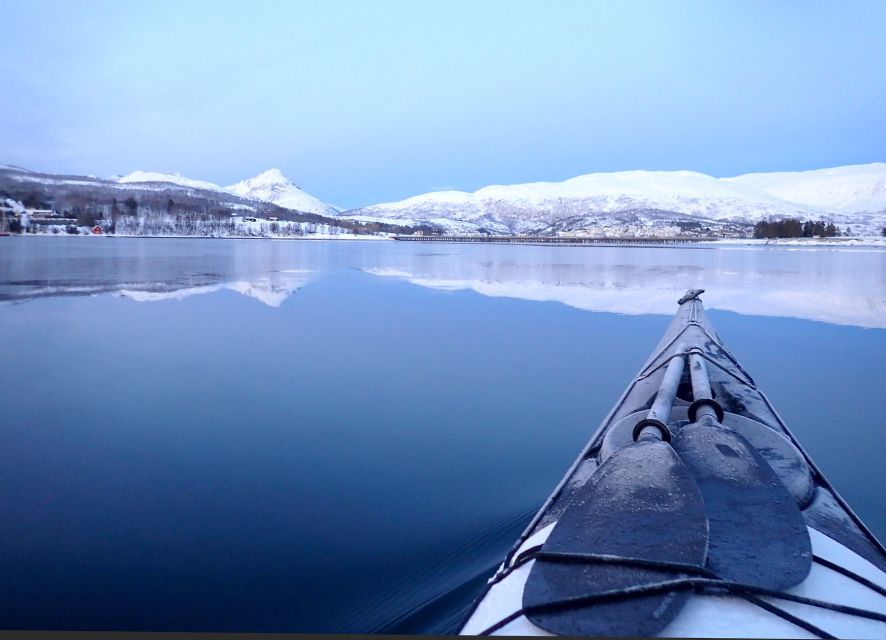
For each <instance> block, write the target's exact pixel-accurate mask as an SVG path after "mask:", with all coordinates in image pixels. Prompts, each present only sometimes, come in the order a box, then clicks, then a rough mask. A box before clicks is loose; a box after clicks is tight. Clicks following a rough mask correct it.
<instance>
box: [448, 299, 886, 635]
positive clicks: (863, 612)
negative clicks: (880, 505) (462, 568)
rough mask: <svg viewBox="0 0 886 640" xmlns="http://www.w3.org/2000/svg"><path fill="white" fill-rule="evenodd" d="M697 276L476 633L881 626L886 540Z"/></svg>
mask: <svg viewBox="0 0 886 640" xmlns="http://www.w3.org/2000/svg"><path fill="white" fill-rule="evenodd" d="M701 293H703V291H702V290H698V289H693V290H690V291H689V292H687V294H686V295H685V296H683V297H682V298H681V299H680V300H679V301H678V304H679V307H678V310H677V314H676V316H675V317H674V319H673V321H672V322H671V325H670V327H669V328H668V330H667V332H666V333H665V335H664V337H663V338H662V340H661V342H660V343H659V345H658V347H657V348H656V349H655V351H654V352H653V354H652V356H651V357H650V358H649V360H648V361H647V363H646V364H645V366H644V367H643V368H642V370H641V371H640V373H639V374H638V375H637V377H636V378H634V380H632V381H631V383H630V384H629V385H628V388H627V389H626V390H625V392H624V394H623V395H622V397H621V398H620V399H619V401H618V402H617V403H616V405H615V407H613V408H612V410H611V411H610V412H609V415H607V416H606V418H605V419H604V420H603V423H602V424H601V426H600V428H599V429H597V431H596V432H595V433H594V435H593V436H592V437H591V439H590V441H589V442H588V444H587V445H586V446H585V448H584V450H583V451H582V452H581V454H580V455H579V457H578V458H577V459H576V461H575V462H574V463H573V465H572V466H571V467H570V469H569V470H568V472H567V473H566V475H565V477H564V478H563V479H562V480H561V482H560V484H559V485H558V486H557V487H556V489H555V490H554V492H553V493H552V494H551V496H550V497H549V498H548V499H547V500H546V501H545V503H544V504H543V505H542V507H541V509H540V510H539V511H538V513H537V514H536V515H535V517H534V518H533V519H532V520H531V522H530V523H529V525H528V526H527V528H526V530H525V531H524V532H523V534H522V535H521V536H520V538H519V539H518V540H517V542H516V543H515V544H514V546H513V547H512V549H511V550H510V552H509V553H508V554H507V556H506V557H505V559H504V561H503V562H502V564H501V566H500V567H499V569H498V570H497V571H496V573H495V574H494V575H493V576H492V578H490V580H489V582H488V584H487V585H486V588H485V590H484V591H483V593H482V594H481V595H480V597H479V598H478V599H477V601H476V602H475V604H474V607H473V609H472V610H471V613H470V615H469V617H468V619H467V620H466V621H465V623H464V625H463V627H462V630H461V633H462V634H465V635H487V634H501V635H549V634H552V633H553V634H556V635H620V636H627V635H632V636H640V635H659V636H664V637H674V636H678V637H707V638H711V637H766V638H772V637H790V638H796V637H851V638H858V637H862V638H884V637H886V573H884V572H886V551H884V548H883V546H882V545H881V544H880V543H879V541H878V540H877V539H876V538H875V537H874V536H873V534H871V532H870V531H869V530H868V529H867V528H866V527H865V525H864V524H863V523H862V521H861V520H860V519H859V518H858V516H856V515H855V513H853V511H852V510H851V509H850V508H849V506H848V505H847V504H846V502H845V501H844V500H843V499H842V498H841V497H840V496H839V494H838V493H837V492H836V491H835V490H834V488H833V487H832V486H831V485H830V484H829V483H828V481H827V479H826V478H825V477H824V475H822V473H821V471H820V470H819V469H818V468H817V467H816V466H815V463H814V462H813V461H812V459H811V458H810V457H809V455H808V454H807V453H806V452H805V451H804V450H803V448H802V447H801V445H800V443H799V442H797V440H796V438H795V437H794V436H793V434H792V433H791V432H790V430H789V429H788V427H787V425H785V423H784V421H783V420H782V419H781V417H780V416H779V415H778V413H777V412H776V411H775V409H774V408H773V407H772V405H771V403H770V402H769V400H768V399H767V398H766V396H765V395H764V394H763V392H762V391H760V390H759V389H758V388H757V386H756V384H755V382H754V380H753V378H751V376H750V375H749V374H748V373H747V372H746V371H745V370H744V369H743V368H742V367H741V365H740V364H739V363H738V361H737V360H736V359H735V357H734V356H733V355H732V354H731V353H730V352H729V351H728V350H727V349H726V347H725V346H724V345H723V342H722V341H721V340H720V338H719V336H718V335H717V334H716V332H715V331H714V329H713V327H712V326H711V324H710V322H709V321H708V319H707V317H706V315H705V312H704V307H703V305H702V302H701V300H700V299H699V297H698V296H699V295H700V294H701Z"/></svg>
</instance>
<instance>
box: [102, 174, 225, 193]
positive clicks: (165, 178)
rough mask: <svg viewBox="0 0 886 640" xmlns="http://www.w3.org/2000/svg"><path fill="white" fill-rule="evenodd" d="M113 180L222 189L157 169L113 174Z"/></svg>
mask: <svg viewBox="0 0 886 640" xmlns="http://www.w3.org/2000/svg"><path fill="white" fill-rule="evenodd" d="M111 180H115V181H116V182H122V183H124V184H152V183H159V184H177V185H178V186H180V187H188V188H191V189H206V190H209V191H222V188H221V187H219V186H218V185H217V184H213V183H211V182H206V181H204V180H192V179H191V178H186V177H184V176H183V175H180V174H178V173H158V172H156V171H133V172H132V173H130V174H127V175H125V176H113V177H112V178H111Z"/></svg>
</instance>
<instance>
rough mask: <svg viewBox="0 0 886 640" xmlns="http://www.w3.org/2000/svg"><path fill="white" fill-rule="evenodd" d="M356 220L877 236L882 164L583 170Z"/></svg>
mask: <svg viewBox="0 0 886 640" xmlns="http://www.w3.org/2000/svg"><path fill="white" fill-rule="evenodd" d="M344 215H347V216H348V217H353V218H355V219H357V220H398V221H402V222H406V221H408V222H409V223H412V224H416V223H422V222H425V223H430V224H435V225H437V226H440V227H442V228H444V229H446V230H448V231H451V232H461V231H476V230H478V229H481V228H485V229H488V230H490V231H493V232H500V233H550V232H556V231H574V230H595V229H601V228H603V229H607V228H612V227H618V226H634V227H654V228H659V229H664V228H686V225H691V224H692V223H693V222H695V223H698V222H701V223H703V224H704V225H705V226H709V227H720V228H722V226H723V225H724V224H727V223H753V222H757V221H759V220H761V219H763V218H768V217H775V218H784V217H799V218H802V219H810V218H812V219H821V218H825V219H828V220H832V221H833V222H835V223H836V224H838V225H839V226H841V227H845V226H852V227H853V231H854V232H860V233H870V234H874V233H879V230H880V228H882V226H883V224H884V222H886V164H883V163H877V164H869V165H855V166H846V167H838V168H835V169H821V170H816V171H804V172H796V173H758V174H748V175H744V176H738V177H735V178H715V177H713V176H709V175H706V174H703V173H698V172H693V171H622V172H617V173H592V174H587V175H583V176H578V177H576V178H571V179H569V180H565V181H563V182H537V183H530V184H516V185H495V186H490V187H485V188H483V189H480V190H478V191H475V192H473V193H468V192H463V191H438V192H433V193H427V194H424V195H420V196H415V197H412V198H407V199H406V200H402V201H400V202H389V203H385V204H378V205H373V206H369V207H365V208H362V209H357V210H353V211H349V212H346V213H345V214H344Z"/></svg>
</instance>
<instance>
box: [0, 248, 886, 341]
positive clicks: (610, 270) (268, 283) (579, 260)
mask: <svg viewBox="0 0 886 640" xmlns="http://www.w3.org/2000/svg"><path fill="white" fill-rule="evenodd" d="M195 243H197V244H195ZM4 244H5V245H6V246H4V248H5V249H6V252H5V253H4V254H3V255H2V256H0V301H24V300H28V299H32V298H39V297H49V296H66V295H93V294H97V293H106V292H116V293H119V294H121V295H124V296H127V297H129V298H132V299H134V300H138V301H141V302H147V301H156V300H167V299H181V298H183V297H187V296H190V295H197V294H202V293H211V292H213V291H218V290H220V289H229V290H233V291H237V292H239V293H242V294H243V295H246V296H249V297H252V298H255V299H256V300H258V301H260V302H262V303H264V304H267V305H269V306H273V307H277V306H280V305H281V304H282V303H283V302H284V300H286V298H287V297H289V296H290V295H292V294H293V293H294V292H296V291H297V290H298V289H300V288H301V287H303V286H304V285H305V284H307V283H308V282H309V281H310V280H312V279H314V278H317V277H320V276H322V275H324V274H325V273H329V272H332V271H336V270H340V269H359V270H362V271H364V272H366V273H370V274H373V275H376V276H381V277H393V278H399V279H402V280H406V281H408V282H411V283H413V284H416V285H419V286H423V287H430V288H433V289H441V290H472V291H475V292H477V293H480V294H482V295H487V296H496V297H509V298H518V299H524V300H535V301H556V302H561V303H563V304H566V305H569V306H572V307H576V308H579V309H584V310H588V311H604V312H613V313H622V314H631V315H636V314H670V313H671V312H672V310H673V305H674V301H675V300H676V299H677V298H678V297H679V296H680V295H681V294H682V292H683V291H685V290H686V289H687V288H693V287H698V288H704V289H706V290H707V293H706V295H705V304H706V305H707V307H708V308H709V309H721V310H728V311H734V312H736V313H741V314H745V315H759V316H778V317H792V318H802V319H807V320H817V321H822V322H827V323H831V324H842V325H852V326H859V327H870V328H886V250H883V249H876V248H850V247H846V248H836V247H827V248H825V247H815V248H805V247H795V246H794V247H759V246H752V247H747V246H736V245H725V244H724V245H714V246H696V247H667V248H648V247H647V248H635V247H543V246H539V247H533V246H501V245H492V244H490V245H446V246H445V250H444V251H440V247H434V249H436V250H434V251H431V250H429V249H430V247H426V246H423V245H421V244H418V243H397V242H362V241H353V242H342V241H332V242H328V241H302V242H292V241H254V240H216V241H209V240H188V239H175V240H159V239H127V238H114V239H106V238H15V239H12V240H9V239H7V240H5V242H4Z"/></svg>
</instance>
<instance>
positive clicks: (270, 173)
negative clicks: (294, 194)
mask: <svg viewBox="0 0 886 640" xmlns="http://www.w3.org/2000/svg"><path fill="white" fill-rule="evenodd" d="M245 182H252V183H253V184H287V185H290V184H291V185H292V186H294V187H295V188H296V189H300V187H298V186H297V185H295V184H293V182H292V180H290V179H289V178H287V177H286V176H284V175H283V172H282V171H280V169H277V168H274V169H268V170H267V171H263V172H262V173H260V174H258V175H257V176H255V177H254V178H249V179H248V180H246V181H245Z"/></svg>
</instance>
